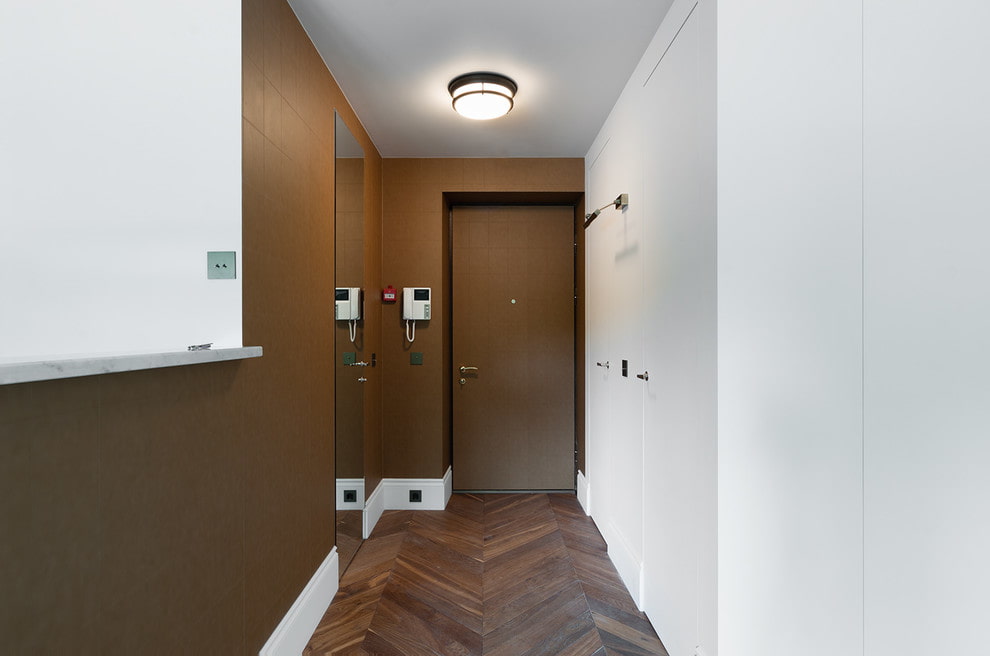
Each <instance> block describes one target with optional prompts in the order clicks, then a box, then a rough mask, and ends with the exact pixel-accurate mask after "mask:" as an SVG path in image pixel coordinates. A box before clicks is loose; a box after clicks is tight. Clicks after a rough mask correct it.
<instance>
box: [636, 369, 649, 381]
mask: <svg viewBox="0 0 990 656" xmlns="http://www.w3.org/2000/svg"><path fill="white" fill-rule="evenodd" d="M636 378H639V379H640V380H649V379H650V372H649V371H644V372H643V373H641V374H636Z"/></svg>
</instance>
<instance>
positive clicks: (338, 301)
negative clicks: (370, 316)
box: [333, 287, 361, 343]
mask: <svg viewBox="0 0 990 656" xmlns="http://www.w3.org/2000/svg"><path fill="white" fill-rule="evenodd" d="M333 316H334V319H336V320H337V321H346V322H347V327H348V336H349V337H350V338H351V343H353V342H354V340H355V339H356V338H357V322H358V321H359V320H360V319H361V288H360V287H337V288H336V290H335V291H334V308H333Z"/></svg>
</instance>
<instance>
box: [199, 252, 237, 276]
mask: <svg viewBox="0 0 990 656" xmlns="http://www.w3.org/2000/svg"><path fill="white" fill-rule="evenodd" d="M206 277H207V278H209V279H230V278H236V277H237V255H236V254H235V252H234V251H207V253H206Z"/></svg>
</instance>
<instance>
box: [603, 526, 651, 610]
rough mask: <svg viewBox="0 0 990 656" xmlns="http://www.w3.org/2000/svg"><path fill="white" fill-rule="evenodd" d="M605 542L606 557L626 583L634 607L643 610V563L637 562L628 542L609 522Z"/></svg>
mask: <svg viewBox="0 0 990 656" xmlns="http://www.w3.org/2000/svg"><path fill="white" fill-rule="evenodd" d="M605 542H606V543H607V544H608V557H609V558H610V559H611V560H612V564H613V565H615V571H617V572H618V573H619V578H621V579H622V582H623V583H625V584H626V588H628V590H629V595H630V596H631V597H632V598H633V601H634V602H635V603H636V607H637V608H639V609H640V610H643V563H641V562H639V559H638V558H636V556H635V555H634V553H633V550H632V548H631V547H630V546H629V543H628V542H626V540H625V538H624V537H623V536H622V533H620V532H619V530H618V529H617V528H616V527H615V525H614V524H612V523H611V522H609V524H608V526H607V527H606V535H605Z"/></svg>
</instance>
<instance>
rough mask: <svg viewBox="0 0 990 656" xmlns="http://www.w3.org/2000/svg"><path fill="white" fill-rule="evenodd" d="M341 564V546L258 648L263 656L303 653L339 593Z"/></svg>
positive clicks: (285, 655) (326, 561)
mask: <svg viewBox="0 0 990 656" xmlns="http://www.w3.org/2000/svg"><path fill="white" fill-rule="evenodd" d="M337 568H338V561H337V547H334V548H332V549H331V550H330V553H329V554H328V555H327V557H326V558H325V559H324V560H323V563H322V564H321V565H320V566H319V567H318V568H317V569H316V573H315V574H313V577H312V578H311V579H310V580H309V583H307V584H306V587H305V588H303V591H302V592H301V593H300V594H299V596H298V597H297V598H296V600H295V601H294V602H293V603H292V606H291V607H290V608H289V612H288V613H286V614H285V617H283V618H282V621H281V622H279V623H278V626H277V627H275V631H274V632H273V633H272V635H271V636H270V637H269V638H268V642H266V643H265V646H264V647H262V648H261V651H260V652H258V654H259V656H289V655H290V654H291V655H292V656H298V655H299V654H301V653H302V651H303V649H305V648H306V644H307V643H308V642H309V639H310V638H312V637H313V632H314V631H315V630H316V627H317V626H318V625H319V624H320V620H321V619H322V618H323V615H324V613H326V612H327V608H329V607H330V602H331V601H333V596H334V595H335V594H337V585H338V581H337V577H338V572H337Z"/></svg>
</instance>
